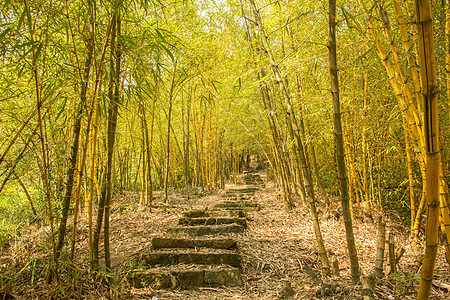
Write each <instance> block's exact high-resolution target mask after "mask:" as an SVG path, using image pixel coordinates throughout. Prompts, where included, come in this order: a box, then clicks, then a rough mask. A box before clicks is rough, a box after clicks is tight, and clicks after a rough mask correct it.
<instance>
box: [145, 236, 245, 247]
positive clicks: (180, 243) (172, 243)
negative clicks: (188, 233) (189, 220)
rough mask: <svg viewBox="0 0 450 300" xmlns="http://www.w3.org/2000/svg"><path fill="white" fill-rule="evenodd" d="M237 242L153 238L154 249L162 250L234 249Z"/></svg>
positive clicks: (230, 240) (227, 240) (231, 240)
mask: <svg viewBox="0 0 450 300" xmlns="http://www.w3.org/2000/svg"><path fill="white" fill-rule="evenodd" d="M236 244H237V241H236V240H233V239H182V238H178V239H177V238H153V239H152V246H153V249H162V248H211V249H233V248H235V247H236Z"/></svg>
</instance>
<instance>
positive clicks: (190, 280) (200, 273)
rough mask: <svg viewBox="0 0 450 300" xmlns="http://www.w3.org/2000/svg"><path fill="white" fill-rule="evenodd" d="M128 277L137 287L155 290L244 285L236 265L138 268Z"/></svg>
mask: <svg viewBox="0 0 450 300" xmlns="http://www.w3.org/2000/svg"><path fill="white" fill-rule="evenodd" d="M127 279H128V282H129V283H130V284H131V285H132V286H133V287H135V288H144V287H150V288H151V289H154V290H161V289H176V288H180V289H190V288H196V287H208V286H228V287H233V286H240V285H242V276H241V271H240V270H239V269H238V268H234V267H216V268H202V267H199V268H195V269H179V268H177V267H176V266H174V267H172V268H152V269H138V270H134V271H132V272H131V273H130V274H129V275H128V277H127Z"/></svg>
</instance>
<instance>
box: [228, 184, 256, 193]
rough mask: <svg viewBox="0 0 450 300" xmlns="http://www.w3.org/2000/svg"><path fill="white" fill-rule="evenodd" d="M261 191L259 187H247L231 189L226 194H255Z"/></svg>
mask: <svg viewBox="0 0 450 300" xmlns="http://www.w3.org/2000/svg"><path fill="white" fill-rule="evenodd" d="M259 190H260V189H259V188H258V187H252V186H250V187H246V188H240V189H230V190H226V191H225V194H227V193H231V194H234V193H238V194H254V193H255V192H256V191H259Z"/></svg>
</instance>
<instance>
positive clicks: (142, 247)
mask: <svg viewBox="0 0 450 300" xmlns="http://www.w3.org/2000/svg"><path fill="white" fill-rule="evenodd" d="M246 176H247V177H246ZM249 177H252V178H262V179H263V181H264V183H265V186H263V185H262V184H259V186H257V187H255V185H254V183H252V185H251V186H250V185H247V184H246V182H245V179H246V178H249ZM237 191H240V192H237ZM156 195H157V196H158V193H157V194H156ZM161 197H162V196H161ZM233 201H238V202H233ZM318 201H319V203H318V207H319V213H320V221H321V225H322V232H323V236H324V239H325V244H326V247H327V251H328V253H329V256H330V258H331V256H332V255H335V256H336V257H337V259H338V261H339V264H340V270H341V274H340V275H341V276H340V277H339V278H338V277H326V278H324V279H323V282H322V279H321V278H322V276H321V263H320V259H319V256H318V250H317V244H316V241H315V237H314V231H313V228H312V226H311V221H310V219H309V214H308V210H307V209H305V208H303V207H302V206H301V204H298V206H297V207H296V208H294V209H293V210H291V211H286V209H285V207H284V204H283V201H282V199H281V195H280V192H279V189H278V188H277V187H276V186H275V185H274V183H273V182H272V181H266V175H265V174H264V173H263V172H261V173H257V174H253V173H248V174H240V183H238V184H227V185H226V186H225V189H224V190H220V191H218V192H214V193H212V192H210V193H205V192H202V191H200V190H198V189H189V190H187V189H183V190H180V191H176V192H173V193H171V195H170V197H169V203H168V204H163V203H162V202H158V201H155V203H154V204H155V205H154V207H153V208H152V211H151V212H150V211H149V208H148V206H143V205H140V204H139V196H138V194H137V193H132V192H126V193H124V194H122V195H118V196H116V197H115V199H114V201H113V209H112V216H111V251H112V253H111V256H112V259H113V261H112V264H113V271H114V274H113V275H112V276H113V278H114V281H115V285H114V289H112V290H111V289H108V287H107V285H106V284H104V283H103V284H99V283H98V281H96V280H94V279H93V278H92V277H91V276H90V275H89V269H88V265H89V264H88V252H87V249H88V247H87V228H88V225H87V220H86V219H83V220H81V224H80V226H79V229H78V231H79V232H78V233H79V235H78V236H79V238H78V242H77V252H76V259H75V265H76V266H78V267H77V271H78V273H76V272H75V274H77V275H73V274H72V275H70V274H65V275H64V276H63V277H62V278H63V280H68V281H70V284H64V282H61V283H60V284H59V285H58V284H57V283H54V286H53V288H49V286H47V285H45V284H43V281H44V280H45V274H44V272H42V274H39V273H36V274H32V272H33V271H32V270H31V267H30V266H31V265H30V263H28V266H26V267H25V268H24V269H23V270H22V271H21V272H20V273H19V275H18V279H17V280H16V283H17V284H16V286H15V288H14V289H11V294H12V295H14V296H15V297H16V298H17V299H22V298H25V299H47V298H53V299H155V300H156V299H205V300H206V299H281V298H284V299H358V298H359V296H360V294H361V286H360V285H357V286H353V285H352V284H351V278H350V272H349V262H348V254H347V251H346V248H345V230H344V227H343V224H342V219H341V215H340V206H339V203H338V200H337V198H333V199H332V207H331V209H330V210H326V209H325V204H324V203H323V202H324V201H323V199H322V198H320V197H318ZM231 203H239V205H240V206H241V207H240V208H239V209H236V208H237V207H236V206H234V207H233V205H231ZM243 203H245V204H243ZM243 205H244V206H247V208H245V207H242V206H243ZM224 206H225V208H224ZM249 208H250V209H249ZM255 208H256V209H255ZM244 212H245V214H244ZM244 216H245V217H246V218H244ZM231 221H234V224H232V225H230V224H218V223H230V222H231ZM198 223H202V225H199V224H198ZM236 223H237V224H236ZM399 223H400V222H398V220H390V221H388V228H389V230H390V232H393V233H394V234H395V236H396V247H397V248H398V249H399V248H406V249H407V250H408V251H406V253H405V256H404V257H403V258H402V260H401V261H400V263H399V266H398V269H399V270H400V272H405V273H411V271H410V270H411V268H412V266H413V262H414V255H412V251H411V249H410V244H409V241H408V236H407V232H408V230H406V229H405V228H406V227H401V226H399V225H398V224H399ZM205 224H206V225H205ZM209 224H211V225H209ZM244 227H246V228H244ZM218 228H221V229H219V231H220V230H225V231H226V230H231V232H229V233H227V234H220V235H212V236H196V237H194V238H193V240H190V238H191V237H190V235H202V234H204V233H205V230H210V229H211V230H217V229H218ZM354 228H355V237H356V243H357V247H358V254H359V255H360V257H361V259H360V264H361V267H362V270H363V272H364V273H369V272H370V271H371V270H372V268H373V263H374V261H375V252H376V236H377V224H376V223H374V222H372V221H371V220H369V219H366V220H363V219H361V218H355V223H354ZM244 229H245V230H244ZM29 230H30V231H33V229H32V228H30V229H29ZM171 232H172V233H171ZM174 232H177V234H175V233H174ZM24 236H30V237H28V238H27V239H24V240H22V241H19V242H17V243H16V245H14V246H13V247H11V249H10V251H11V252H10V257H9V258H10V262H15V263H16V264H17V265H16V266H15V268H16V269H17V270H20V269H22V268H23V267H24V266H25V265H26V263H27V260H26V257H29V258H32V259H33V261H36V262H37V264H39V263H40V262H42V261H45V259H46V258H47V257H48V249H40V250H36V249H38V248H37V245H42V240H43V239H45V232H44V231H43V230H40V231H36V232H34V234H31V233H30V234H29V235H28V234H26V235H24ZM173 242H175V243H179V244H178V245H175V246H176V247H179V248H181V247H182V248H185V249H170V250H169V249H167V248H168V244H167V243H173ZM180 243H181V244H183V245H181V246H180ZM195 243H203V245H204V246H205V245H206V246H207V247H210V248H226V249H207V247H199V248H197V249H195V248H194V249H193V248H191V247H194V246H195ZM197 245H198V244H197ZM170 247H174V245H173V244H172V245H170ZM158 248H165V250H162V249H158ZM200 248H201V249H200ZM100 253H103V250H102V249H101V251H100ZM192 254H194V255H192ZM5 259H6V257H5V256H4V257H3V258H2V263H3V264H8V261H7V260H5ZM101 259H102V258H101ZM143 259H144V260H146V261H147V263H148V264H150V265H152V267H153V268H152V271H148V268H147V271H145V272H142V269H140V268H142V267H143V266H144V264H143ZM205 260H207V261H208V262H209V264H210V265H209V266H206V264H205V262H204V261H205ZM102 263H103V262H101V264H102ZM157 264H158V265H160V264H162V265H166V266H156V265H157ZM171 264H173V265H175V266H168V265H171ZM224 264H225V265H228V266H224ZM219 265H221V266H219ZM36 266H37V265H36ZM308 266H309V267H311V270H313V272H315V274H316V275H318V277H319V280H318V281H317V280H316V281H315V280H314V279H313V278H312V277H311V275H310V273H311V272H310V271H308V270H309V268H308ZM385 266H386V263H385ZM387 270H388V267H387V266H386V267H385V272H386V273H387ZM66 271H69V273H70V272H72V273H73V272H74V269H72V268H70V267H69V268H67V269H66ZM436 274H437V275H436V278H437V279H438V280H443V281H448V277H449V276H448V272H447V271H446V266H445V264H444V262H443V261H441V262H438V263H437V270H436ZM32 276H34V280H30V278H31V277H32ZM73 276H75V277H73ZM71 278H72V279H71ZM416 279H417V278H415V277H413V276H411V277H410V279H408V280H406V281H405V279H404V278H403V277H395V276H394V277H392V276H388V277H385V278H383V279H381V280H379V281H378V282H377V286H376V289H375V295H376V296H377V298H376V299H415V293H416V288H411V287H415V286H416V285H417V281H416ZM289 285H290V286H291V287H292V289H289V288H287V287H288V286H289ZM58 286H59V288H58ZM64 286H65V287H64ZM435 293H437V294H440V295H443V297H442V298H436V299H448V298H446V297H448V296H449V295H448V292H446V291H445V290H438V289H437V290H435ZM389 296H392V297H394V298H392V297H391V298H388V297H389Z"/></svg>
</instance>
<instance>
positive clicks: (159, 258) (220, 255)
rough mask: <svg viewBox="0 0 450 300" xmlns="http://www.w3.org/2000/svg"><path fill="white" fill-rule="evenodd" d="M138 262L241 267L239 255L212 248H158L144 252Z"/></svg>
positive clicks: (161, 264) (162, 264) (148, 264)
mask: <svg viewBox="0 0 450 300" xmlns="http://www.w3.org/2000/svg"><path fill="white" fill-rule="evenodd" d="M139 261H140V264H141V265H145V266H172V265H178V264H198V265H229V266H232V267H236V268H240V267H241V256H240V255H239V254H237V253H235V252H230V251H228V250H214V252H210V251H208V252H206V251H205V252H203V251H201V252H192V251H191V252H186V251H174V250H167V251H164V250H160V251H157V252H150V253H144V254H142V255H141V256H140V260H139Z"/></svg>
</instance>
